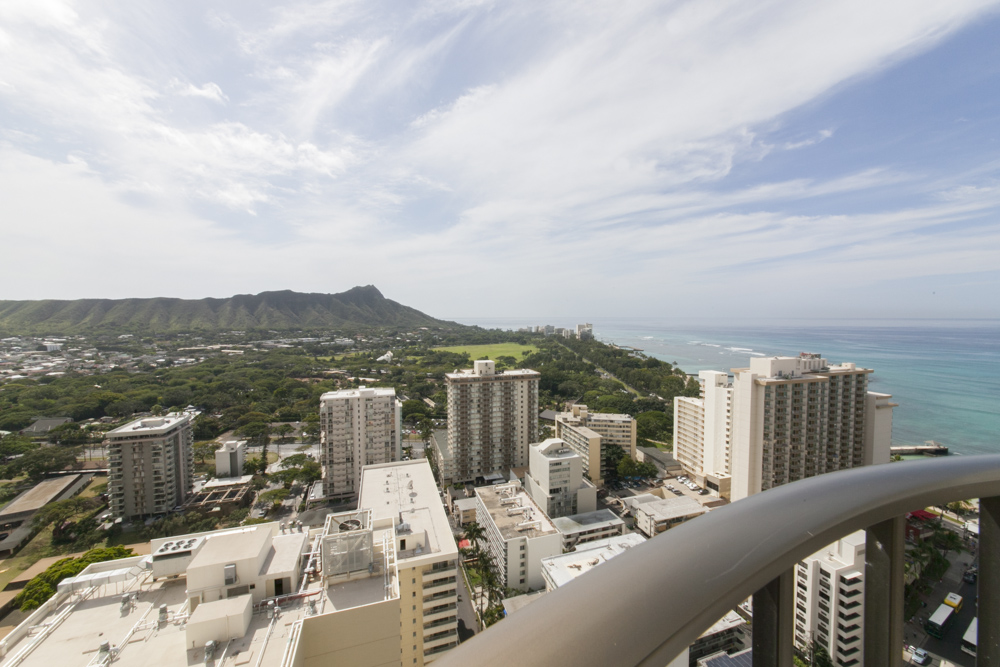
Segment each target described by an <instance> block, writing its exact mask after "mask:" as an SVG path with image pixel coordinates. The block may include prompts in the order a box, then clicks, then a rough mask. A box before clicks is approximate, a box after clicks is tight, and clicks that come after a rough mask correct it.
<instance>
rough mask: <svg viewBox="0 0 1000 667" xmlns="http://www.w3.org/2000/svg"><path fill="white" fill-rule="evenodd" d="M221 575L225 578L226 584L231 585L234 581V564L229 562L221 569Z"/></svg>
mask: <svg viewBox="0 0 1000 667" xmlns="http://www.w3.org/2000/svg"><path fill="white" fill-rule="evenodd" d="M222 573H223V577H224V578H225V582H226V586H232V585H233V584H235V583H236V564H235V563H230V564H229V565H226V566H225V567H224V568H223V569H222Z"/></svg>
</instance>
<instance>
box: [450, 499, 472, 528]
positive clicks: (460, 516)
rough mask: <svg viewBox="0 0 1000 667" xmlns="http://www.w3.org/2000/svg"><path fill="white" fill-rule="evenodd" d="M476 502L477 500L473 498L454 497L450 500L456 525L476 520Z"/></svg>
mask: <svg viewBox="0 0 1000 667" xmlns="http://www.w3.org/2000/svg"><path fill="white" fill-rule="evenodd" d="M478 504H479V501H478V500H476V499H475V498H456V499H455V500H454V501H452V507H453V509H454V514H455V517H456V519H457V521H458V525H460V526H464V525H466V524H468V523H472V522H473V521H475V520H476V505H478Z"/></svg>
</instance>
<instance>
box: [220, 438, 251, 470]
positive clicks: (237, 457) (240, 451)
mask: <svg viewBox="0 0 1000 667" xmlns="http://www.w3.org/2000/svg"><path fill="white" fill-rule="evenodd" d="M246 458H247V441H246V440H227V441H226V442H224V443H222V446H221V447H219V448H218V449H217V450H215V476H216V477H242V476H243V464H244V463H245V462H246Z"/></svg>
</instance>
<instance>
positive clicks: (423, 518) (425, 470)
mask: <svg viewBox="0 0 1000 667" xmlns="http://www.w3.org/2000/svg"><path fill="white" fill-rule="evenodd" d="M358 507H359V508H363V509H370V510H372V518H373V520H374V521H375V522H376V523H378V522H380V521H382V522H384V521H385V520H391V521H392V522H393V525H396V526H397V528H396V533H397V536H398V537H401V538H405V537H406V535H407V534H412V533H424V534H425V536H426V542H425V545H424V547H423V548H421V553H419V554H418V553H415V550H414V549H409V550H400V551H399V552H398V553H397V554H396V558H397V559H398V560H399V561H405V560H407V559H410V558H415V557H421V556H425V555H429V554H435V556H436V558H437V557H439V556H438V555H447V556H450V557H455V556H457V555H458V545H457V544H455V537H454V535H453V534H452V532H451V525H450V524H449V523H448V516H447V514H445V511H444V504H443V503H442V501H441V496H440V494H439V492H438V488H437V483H436V482H435V481H434V474H433V473H432V472H431V466H430V464H429V463H428V462H427V460H426V459H419V460H415V461H395V462H392V463H380V464H377V465H371V466H365V467H364V468H362V470H361V491H360V493H359V494H358ZM400 523H405V524H407V527H406V529H403V530H401V529H400V528H399V524H400Z"/></svg>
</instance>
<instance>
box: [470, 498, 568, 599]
mask: <svg viewBox="0 0 1000 667" xmlns="http://www.w3.org/2000/svg"><path fill="white" fill-rule="evenodd" d="M476 499H477V500H478V505H477V508H476V517H477V520H478V522H479V525H480V526H482V528H483V532H484V533H485V542H486V548H487V551H488V552H489V554H490V556H491V557H492V558H493V562H494V564H495V565H496V569H497V574H498V576H499V578H500V580H501V583H502V584H503V586H505V587H507V588H515V589H517V590H522V591H525V590H538V589H539V588H542V587H543V586H544V585H545V581H544V580H543V578H542V570H541V562H542V559H543V558H548V557H549V556H555V555H557V554H560V553H562V535H561V534H560V533H559V531H558V530H556V528H555V526H554V525H552V522H551V521H550V520H549V518H548V517H547V516H545V513H544V512H543V511H542V510H541V508H540V507H538V505H536V504H535V501H533V500H532V499H531V496H529V495H528V494H527V493H525V492H524V489H523V488H522V487H521V485H520V483H518V482H509V483H507V484H497V485H494V486H485V487H481V488H478V489H476Z"/></svg>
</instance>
